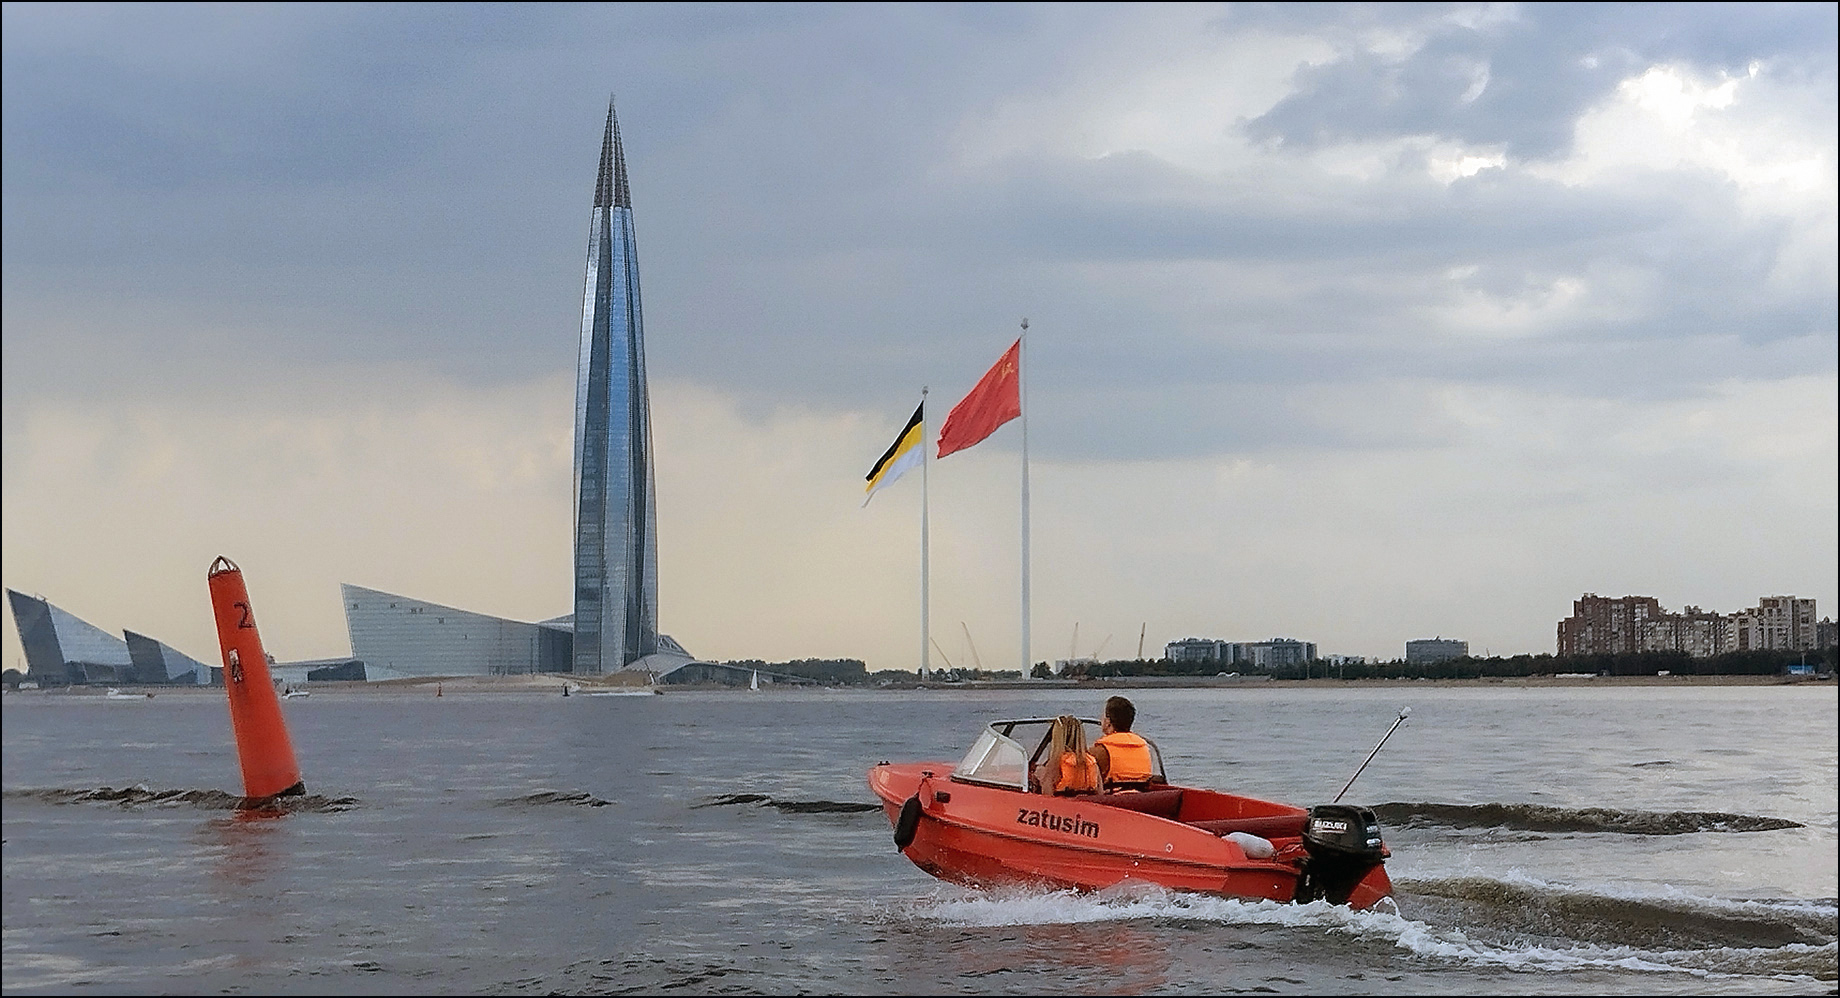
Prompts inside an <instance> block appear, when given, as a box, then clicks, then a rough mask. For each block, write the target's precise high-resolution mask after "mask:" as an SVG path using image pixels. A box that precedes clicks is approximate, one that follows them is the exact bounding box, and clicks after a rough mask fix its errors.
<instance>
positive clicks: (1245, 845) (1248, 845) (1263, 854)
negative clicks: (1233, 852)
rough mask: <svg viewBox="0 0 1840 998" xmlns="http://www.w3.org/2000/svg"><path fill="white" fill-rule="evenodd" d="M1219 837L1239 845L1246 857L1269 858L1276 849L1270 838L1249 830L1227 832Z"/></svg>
mask: <svg viewBox="0 0 1840 998" xmlns="http://www.w3.org/2000/svg"><path fill="white" fill-rule="evenodd" d="M1221 838H1223V839H1226V840H1227V841H1228V842H1231V843H1233V844H1235V845H1237V846H1239V848H1240V851H1241V852H1244V853H1245V854H1246V858H1247V859H1270V858H1271V857H1272V854H1273V853H1276V852H1277V851H1278V850H1277V849H1276V848H1275V847H1274V846H1273V845H1272V844H1271V840H1270V839H1266V838H1260V837H1259V836H1257V835H1254V834H1252V833H1251V832H1228V833H1227V834H1225V835H1222V836H1221Z"/></svg>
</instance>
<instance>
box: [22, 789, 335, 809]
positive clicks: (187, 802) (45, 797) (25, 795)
mask: <svg viewBox="0 0 1840 998" xmlns="http://www.w3.org/2000/svg"><path fill="white" fill-rule="evenodd" d="M6 799H7V800H9V801H11V800H30V801H38V802H40V803H44V804H113V805H116V806H118V807H122V808H130V809H131V808H137V807H194V808H198V809H200V810H205V811H276V812H281V813H285V814H296V813H301V814H311V813H325V814H335V813H337V812H340V811H349V810H351V809H353V808H355V807H357V806H358V799H357V798H356V797H327V796H324V795H321V794H302V795H300V796H297V797H270V798H264V799H251V798H248V797H242V796H239V795H237V794H230V793H225V792H223V791H222V790H149V789H147V788H146V787H140V786H135V787H123V788H121V789H120V790H117V789H115V788H114V787H97V788H95V789H93V790H62V789H40V790H8V791H6Z"/></svg>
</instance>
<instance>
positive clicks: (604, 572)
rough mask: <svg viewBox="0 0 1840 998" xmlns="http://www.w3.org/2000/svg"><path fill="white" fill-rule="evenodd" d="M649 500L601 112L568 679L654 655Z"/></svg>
mask: <svg viewBox="0 0 1840 998" xmlns="http://www.w3.org/2000/svg"><path fill="white" fill-rule="evenodd" d="M653 496H654V491H653V486H652V426H651V404H650V400H649V399H648V398H647V395H646V386H645V323H644V320H643V314H642V310H641V308H640V300H639V258H638V244H637V241H636V239H635V237H634V234H633V213H632V195H631V191H630V189H629V188H628V185H627V178H626V155H625V149H624V147H623V146H622V144H621V141H620V126H619V121H618V119H616V118H615V117H614V112H613V105H612V104H611V103H609V104H608V106H607V128H606V133H605V135H604V136H603V137H602V139H601V162H600V173H599V176H598V177H597V178H596V180H595V184H594V208H593V210H592V212H591V213H590V214H589V225H588V266H587V279H586V286H585V287H584V289H583V291H582V309H581V354H580V357H579V360H578V364H577V367H576V373H575V612H574V614H573V618H574V631H575V641H574V650H573V655H572V661H571V671H574V672H578V673H603V672H614V671H617V670H619V669H622V668H624V667H626V666H627V665H630V664H631V663H633V662H635V661H637V660H639V659H641V658H643V657H645V656H648V655H652V654H655V653H657V652H658V650H659V646H658V542H657V516H656V514H655V513H654V511H653ZM353 653H354V654H359V655H360V657H363V656H362V654H361V653H359V652H357V650H356V649H355V648H354V649H353Z"/></svg>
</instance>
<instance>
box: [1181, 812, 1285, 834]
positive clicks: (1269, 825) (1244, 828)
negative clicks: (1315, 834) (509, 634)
mask: <svg viewBox="0 0 1840 998" xmlns="http://www.w3.org/2000/svg"><path fill="white" fill-rule="evenodd" d="M1308 817H1309V815H1308V814H1262V815H1258V816H1256V817H1248V818H1203V819H1202V820H1200V821H1191V822H1189V824H1191V825H1193V826H1195V827H1196V828H1199V829H1201V830H1202V831H1204V832H1213V833H1214V834H1215V835H1220V836H1225V835H1228V834H1229V833H1232V832H1247V833H1250V834H1252V835H1257V836H1258V837H1259V838H1262V839H1287V838H1297V837H1298V836H1300V835H1302V834H1303V823H1304V820H1305V819H1307V818H1308Z"/></svg>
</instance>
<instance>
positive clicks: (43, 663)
mask: <svg viewBox="0 0 1840 998" xmlns="http://www.w3.org/2000/svg"><path fill="white" fill-rule="evenodd" d="M6 599H7V602H8V603H9V604H10V605H11V606H12V610H13V623H14V625H15V626H17V627H18V628H19V643H20V645H21V646H23V648H24V649H25V653H26V672H27V674H29V675H30V676H31V677H32V679H33V680H35V681H37V682H41V683H58V684H63V683H70V684H74V685H83V684H86V683H137V684H157V685H167V686H170V685H182V686H183V685H206V684H208V683H210V682H211V681H212V678H213V676H212V672H211V667H210V666H209V665H207V664H205V663H203V662H200V661H199V660H197V659H195V658H193V657H191V656H190V655H187V654H185V653H183V652H180V651H178V650H176V649H174V648H173V647H172V646H171V645H168V644H166V643H165V642H163V641H157V640H155V639H153V638H150V637H147V636H146V635H144V634H136V633H135V632H133V631H123V632H122V637H119V638H118V637H116V636H115V635H113V634H110V633H109V632H108V631H105V630H103V629H102V628H100V627H97V626H96V625H95V624H92V623H90V622H89V621H87V620H84V619H82V618H81V617H78V616H77V615H75V614H73V613H71V612H70V611H68V610H65V609H63V608H62V607H58V606H54V605H52V604H51V603H48V602H46V601H45V599H44V598H43V597H41V596H29V595H27V594H25V593H22V592H19V591H17V590H13V589H8V590H7V591H6Z"/></svg>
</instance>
